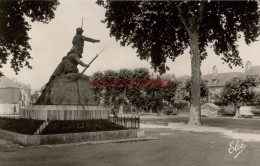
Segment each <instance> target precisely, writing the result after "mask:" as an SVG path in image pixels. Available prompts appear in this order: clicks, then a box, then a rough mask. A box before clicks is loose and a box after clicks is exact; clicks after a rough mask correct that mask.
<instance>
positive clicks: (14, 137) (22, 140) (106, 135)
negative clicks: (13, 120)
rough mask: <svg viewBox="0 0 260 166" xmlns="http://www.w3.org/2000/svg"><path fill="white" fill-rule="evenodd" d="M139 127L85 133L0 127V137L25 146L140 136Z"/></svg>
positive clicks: (142, 134) (142, 133)
mask: <svg viewBox="0 0 260 166" xmlns="http://www.w3.org/2000/svg"><path fill="white" fill-rule="evenodd" d="M142 137H144V131H143V130H141V129H131V130H116V131H99V132H85V133H69V134H52V135H24V134H18V133H14V132H10V131H5V130H1V129H0V138H3V139H6V140H9V141H12V142H15V143H19V144H22V145H26V146H31V145H34V146H35V145H48V144H62V143H72V142H87V141H102V140H115V139H127V138H142Z"/></svg>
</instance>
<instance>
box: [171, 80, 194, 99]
mask: <svg viewBox="0 0 260 166" xmlns="http://www.w3.org/2000/svg"><path fill="white" fill-rule="evenodd" d="M190 78H191V77H190V76H188V75H185V76H182V77H179V78H177V79H176V80H177V82H178V87H177V90H176V94H175V97H174V101H175V102H177V103H178V102H182V101H184V100H183V99H184V97H185V96H187V95H189V93H188V92H187V91H186V83H187V81H188V80H189V79H190Z"/></svg>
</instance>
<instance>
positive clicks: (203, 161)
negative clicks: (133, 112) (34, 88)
mask: <svg viewBox="0 0 260 166" xmlns="http://www.w3.org/2000/svg"><path fill="white" fill-rule="evenodd" d="M158 127H160V128H146V129H145V131H146V132H145V133H146V136H149V137H157V138H159V140H150V141H140V142H127V143H110V144H98V145H82V146H60V147H21V146H19V145H17V144H13V143H10V142H5V141H3V140H1V141H0V165H1V166H15V165H24V166H30V165H32V166H35V165H36V166H41V165H51V166H52V165H62V166H67V165H68V166H82V165H84V166H87V165H89V166H95V165H97V166H100V165H101V166H102V165H104V166H109V165H111V166H125V165H126V166H127V165H131V166H134V165H137V166H139V165H140V166H161V165H162V166H168V165H169V166H174V165H178V166H186V165H187V166H191V165H193V166H209V165H210V166H215V165H216V166H219V165H221V166H222V165H226V166H232V165H234V166H235V165H241V166H244V165H247V166H258V165H259V163H260V142H244V143H243V144H244V145H246V148H245V149H244V150H243V151H242V152H241V153H240V154H239V156H238V157H237V158H236V159H234V156H235V155H237V154H238V153H239V151H237V152H233V153H232V154H229V152H228V150H229V143H230V142H231V141H236V140H234V139H232V138H226V137H224V136H222V135H221V134H220V133H212V132H190V131H178V130H172V129H170V128H167V126H165V128H164V127H163V126H158ZM239 141H240V144H241V140H239Z"/></svg>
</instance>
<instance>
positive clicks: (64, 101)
mask: <svg viewBox="0 0 260 166" xmlns="http://www.w3.org/2000/svg"><path fill="white" fill-rule="evenodd" d="M36 105H97V103H96V102H95V101H94V99H93V94H92V91H91V89H90V82H89V77H88V76H86V75H83V74H79V73H69V74H67V75H61V76H57V77H56V78H55V79H54V80H52V81H51V82H50V83H49V85H48V86H47V87H46V88H45V89H44V90H43V92H42V94H41V96H40V97H39V99H38V101H37V102H36Z"/></svg>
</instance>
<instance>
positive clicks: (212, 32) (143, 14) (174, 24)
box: [97, 0, 259, 73]
mask: <svg viewBox="0 0 260 166" xmlns="http://www.w3.org/2000/svg"><path fill="white" fill-rule="evenodd" d="M97 4H99V5H102V6H103V7H104V8H105V9H106V18H105V20H104V21H103V22H104V23H107V27H108V28H109V29H110V35H111V36H114V37H115V38H116V40H118V41H120V43H121V45H122V46H125V45H131V46H132V47H134V48H137V56H139V57H140V59H142V60H143V59H144V60H149V59H151V61H150V62H151V65H152V66H153V67H154V69H155V70H156V69H159V71H160V72H162V73H163V72H165V71H166V70H167V69H169V68H168V67H167V66H166V65H165V63H166V58H170V59H171V60H175V58H176V57H178V56H179V55H182V54H183V53H184V50H185V49H187V48H188V46H189V34H188V33H189V32H188V31H187V29H186V28H185V25H184V24H183V22H182V21H181V19H180V14H179V12H178V7H180V8H181V9H182V11H183V12H182V14H183V17H184V19H185V20H186V21H187V22H188V25H187V26H189V27H192V28H193V29H196V28H197V27H196V26H198V25H197V24H192V21H193V22H194V19H196V18H197V17H199V16H198V15H199V12H200V11H199V9H200V6H201V2H199V1H197V2H194V1H193V2H191V1H187V2H186V3H183V2H181V1H165V2H163V1H160V2H155V1H128V2H124V1H103V0H99V1H97ZM202 14H203V18H201V22H200V24H199V26H200V28H199V49H200V54H201V59H204V58H206V56H207V52H206V47H207V46H208V45H209V44H212V46H213V48H214V51H215V53H216V55H221V54H222V55H223V56H222V59H223V60H224V62H226V63H228V64H229V65H230V66H231V65H235V66H236V65H242V60H241V58H240V57H239V52H238V50H237V47H238V45H237V41H238V39H239V38H240V37H241V35H243V36H244V39H245V42H246V43H247V44H250V43H251V42H253V41H256V38H257V37H258V36H259V31H258V30H259V12H258V2H257V1H240V2H234V1H224V2H223V1H210V2H206V3H205V4H204V9H203V13H202Z"/></svg>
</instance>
